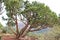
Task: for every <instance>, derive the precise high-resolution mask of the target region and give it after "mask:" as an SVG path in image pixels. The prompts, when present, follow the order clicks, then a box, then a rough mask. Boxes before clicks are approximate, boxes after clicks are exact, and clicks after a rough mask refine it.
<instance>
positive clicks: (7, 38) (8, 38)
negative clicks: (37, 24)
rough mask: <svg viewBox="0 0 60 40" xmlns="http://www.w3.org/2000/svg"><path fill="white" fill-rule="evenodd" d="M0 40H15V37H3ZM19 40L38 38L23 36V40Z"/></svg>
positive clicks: (36, 39) (21, 39)
mask: <svg viewBox="0 0 60 40" xmlns="http://www.w3.org/2000/svg"><path fill="white" fill-rule="evenodd" d="M1 40H15V36H13V35H3V36H2V38H1ZM19 40H38V38H35V37H28V36H25V37H23V38H19Z"/></svg>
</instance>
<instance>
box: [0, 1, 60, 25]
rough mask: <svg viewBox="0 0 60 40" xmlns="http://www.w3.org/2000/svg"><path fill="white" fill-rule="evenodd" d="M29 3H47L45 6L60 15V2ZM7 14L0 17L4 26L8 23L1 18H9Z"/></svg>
mask: <svg viewBox="0 0 60 40" xmlns="http://www.w3.org/2000/svg"><path fill="white" fill-rule="evenodd" d="M28 1H30V2H32V1H37V2H40V3H45V5H47V6H49V7H50V9H51V10H52V11H54V12H55V13H56V14H57V15H58V14H60V0H28ZM5 13H6V11H5V12H4V13H3V14H2V15H0V22H1V23H2V24H3V25H4V26H5V24H6V21H3V20H2V18H1V17H2V16H5V17H7V16H6V14H5Z"/></svg>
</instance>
